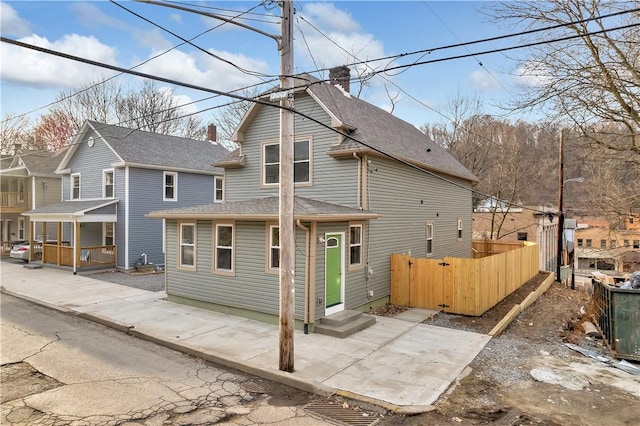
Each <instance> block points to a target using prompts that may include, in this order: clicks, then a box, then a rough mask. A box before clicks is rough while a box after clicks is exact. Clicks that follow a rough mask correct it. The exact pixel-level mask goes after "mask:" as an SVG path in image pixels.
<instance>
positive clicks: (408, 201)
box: [354, 158, 472, 305]
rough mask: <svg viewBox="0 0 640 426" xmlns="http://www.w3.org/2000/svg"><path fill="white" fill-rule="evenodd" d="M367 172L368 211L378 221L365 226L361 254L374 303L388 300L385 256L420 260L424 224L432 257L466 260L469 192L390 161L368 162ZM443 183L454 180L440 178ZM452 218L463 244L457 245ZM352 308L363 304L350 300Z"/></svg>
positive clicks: (362, 297) (359, 299) (358, 297)
mask: <svg viewBox="0 0 640 426" xmlns="http://www.w3.org/2000/svg"><path fill="white" fill-rule="evenodd" d="M371 162H372V166H373V167H372V168H371V171H370V172H369V176H368V179H369V188H370V190H369V209H370V210H372V211H374V212H376V213H379V214H381V215H382V217H381V218H380V219H376V220H372V221H370V222H369V224H370V225H369V226H370V229H369V241H368V245H367V247H366V248H365V252H366V253H368V261H369V265H370V267H371V268H372V269H373V271H374V273H373V276H372V277H371V279H370V290H373V292H374V298H379V297H382V296H388V295H389V294H390V285H389V283H390V254H391V253H411V255H412V256H416V257H425V255H426V223H427V222H432V223H433V224H434V240H433V257H434V258H436V259H437V258H442V257H444V256H451V257H467V258H468V257H471V212H472V200H471V188H470V186H469V183H466V184H465V183H464V182H463V181H459V182H458V184H460V185H462V186H463V187H460V186H456V185H453V184H451V183H449V182H446V181H445V180H442V179H439V178H437V177H434V176H432V175H430V174H427V173H424V172H421V171H419V170H416V169H412V168H409V167H406V166H403V165H402V164H399V163H397V162H394V161H391V160H385V159H381V158H372V159H371ZM445 179H447V180H450V181H451V180H454V179H453V178H450V177H446V178H445ZM458 218H460V219H462V221H463V222H462V223H463V238H462V239H461V240H458V227H457V225H458ZM355 296H356V300H355V302H354V303H355V304H356V305H362V304H365V303H366V302H367V299H366V293H362V294H356V295H355Z"/></svg>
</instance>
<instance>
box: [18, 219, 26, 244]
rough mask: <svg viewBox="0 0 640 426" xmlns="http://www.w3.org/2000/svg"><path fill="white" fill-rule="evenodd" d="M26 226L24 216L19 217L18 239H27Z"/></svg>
mask: <svg viewBox="0 0 640 426" xmlns="http://www.w3.org/2000/svg"><path fill="white" fill-rule="evenodd" d="M25 234H26V233H25V226H24V217H20V218H18V239H19V240H24V239H25Z"/></svg>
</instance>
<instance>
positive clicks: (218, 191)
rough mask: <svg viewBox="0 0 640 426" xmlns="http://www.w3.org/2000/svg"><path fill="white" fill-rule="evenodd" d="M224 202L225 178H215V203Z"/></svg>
mask: <svg viewBox="0 0 640 426" xmlns="http://www.w3.org/2000/svg"><path fill="white" fill-rule="evenodd" d="M223 201H224V178H223V177H222V176H216V177H214V178H213V202H214V203H221V202H223Z"/></svg>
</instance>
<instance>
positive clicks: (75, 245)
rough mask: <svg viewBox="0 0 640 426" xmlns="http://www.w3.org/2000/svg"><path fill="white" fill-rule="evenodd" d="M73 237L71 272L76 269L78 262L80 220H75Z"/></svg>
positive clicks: (74, 271)
mask: <svg viewBox="0 0 640 426" xmlns="http://www.w3.org/2000/svg"><path fill="white" fill-rule="evenodd" d="M74 223H75V227H74V233H73V237H74V239H75V241H74V243H73V273H74V274H75V273H76V272H77V271H78V264H79V263H80V252H81V250H80V222H78V221H75V222H74Z"/></svg>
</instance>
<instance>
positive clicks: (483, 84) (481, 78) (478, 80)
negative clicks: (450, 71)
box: [469, 71, 500, 90]
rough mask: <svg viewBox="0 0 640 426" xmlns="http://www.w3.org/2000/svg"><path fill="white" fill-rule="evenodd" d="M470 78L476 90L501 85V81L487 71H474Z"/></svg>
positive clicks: (494, 87) (495, 87)
mask: <svg viewBox="0 0 640 426" xmlns="http://www.w3.org/2000/svg"><path fill="white" fill-rule="evenodd" d="M469 78H470V79H471V84H472V85H473V88H474V89H476V90H490V89H497V88H499V87H500V82H498V80H496V78H495V77H494V76H493V75H491V73H488V72H487V71H474V72H472V73H471V75H470V76H469Z"/></svg>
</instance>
